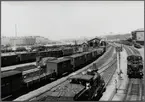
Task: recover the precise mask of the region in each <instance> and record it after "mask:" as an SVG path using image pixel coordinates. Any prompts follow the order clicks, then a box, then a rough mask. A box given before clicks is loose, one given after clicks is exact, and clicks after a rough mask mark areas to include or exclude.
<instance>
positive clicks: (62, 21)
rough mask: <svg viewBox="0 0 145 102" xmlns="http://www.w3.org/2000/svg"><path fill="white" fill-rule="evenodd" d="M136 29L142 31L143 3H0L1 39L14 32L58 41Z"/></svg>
mask: <svg viewBox="0 0 145 102" xmlns="http://www.w3.org/2000/svg"><path fill="white" fill-rule="evenodd" d="M139 28H144V1H2V2H1V36H15V34H16V33H15V32H17V34H16V35H17V36H43V37H47V38H49V39H51V40H60V39H67V38H69V39H71V38H81V37H94V36H103V35H108V34H118V33H120V34H124V33H130V32H131V31H133V30H136V29H139ZM16 29H17V30H16ZM111 32H112V33H111Z"/></svg>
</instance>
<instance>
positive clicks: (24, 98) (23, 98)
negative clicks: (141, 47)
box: [14, 48, 116, 101]
mask: <svg viewBox="0 0 145 102" xmlns="http://www.w3.org/2000/svg"><path fill="white" fill-rule="evenodd" d="M110 49H111V48H110ZM113 50H114V49H113ZM112 54H113V53H112ZM104 56H108V54H106V55H104ZM115 56H116V55H114V56H112V57H110V58H111V59H112V60H110V61H109V62H108V64H105V65H102V67H100V68H99V71H100V72H102V73H103V72H104V73H103V75H104V74H106V73H108V75H110V77H107V75H106V76H104V79H105V81H106V82H108V81H109V80H110V79H111V76H113V75H112V74H113V73H114V72H115V71H114V70H113V71H110V72H109V71H108V70H107V69H108V68H112V69H115V68H116V67H111V66H112V65H114V63H116V60H114V59H115V58H116V57H115ZM103 58H104V57H103ZM100 59H101V58H100ZM93 63H94V62H93ZM96 64H97V63H96ZM109 64H110V66H109ZM105 67H106V68H105ZM89 68H92V64H90V65H88V66H87V67H85V68H83V69H81V70H79V71H77V72H74V73H72V74H70V75H69V76H67V78H68V77H70V76H72V75H75V74H76V73H77V74H81V72H82V71H85V70H87V69H89ZM108 78H109V79H108ZM60 80H64V81H61V82H60V83H57V84H56V83H55V84H56V85H53V83H52V85H53V86H51V85H50V87H51V88H49V90H47V91H45V90H46V88H44V90H43V87H42V88H41V89H38V90H39V91H38V90H36V92H34V91H33V92H34V93H37V91H38V93H39V94H38V93H37V94H36V95H34V94H33V92H32V93H31V95H30V94H29V95H27V94H26V95H23V96H21V97H19V98H17V99H15V100H14V101H19V100H21V101H22V100H24V101H25V100H37V98H38V97H40V96H41V95H42V96H43V95H44V94H47V92H49V91H50V90H52V89H53V88H55V87H61V86H62V85H64V84H65V83H67V81H66V78H65V77H64V78H61V79H60ZM44 87H49V86H48V85H47V86H44ZM40 91H41V92H40Z"/></svg>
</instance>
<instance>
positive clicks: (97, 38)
mask: <svg viewBox="0 0 145 102" xmlns="http://www.w3.org/2000/svg"><path fill="white" fill-rule="evenodd" d="M93 40H101V38H99V37H95V38H93V39H91V40H89V41H88V42H91V41H93Z"/></svg>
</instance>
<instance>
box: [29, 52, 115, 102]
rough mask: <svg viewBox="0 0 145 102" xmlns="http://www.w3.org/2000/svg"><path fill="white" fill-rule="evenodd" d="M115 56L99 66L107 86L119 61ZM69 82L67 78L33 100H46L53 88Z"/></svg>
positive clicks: (59, 87)
mask: <svg viewBox="0 0 145 102" xmlns="http://www.w3.org/2000/svg"><path fill="white" fill-rule="evenodd" d="M115 57H116V55H114V56H113V58H112V60H111V61H109V62H108V63H107V64H106V65H104V66H103V67H101V68H99V71H98V72H99V73H100V74H101V75H102V76H103V78H104V81H105V83H106V85H105V86H107V85H108V83H109V81H110V80H111V78H112V76H113V74H114V73H115V70H116V66H117V65H116V61H117V60H116V58H115ZM86 70H87V69H86ZM86 70H84V71H86ZM78 74H82V72H80V73H78ZM78 74H77V75H78ZM68 83H69V81H68V80H66V81H64V82H63V83H61V84H59V85H57V86H55V87H53V88H52V89H50V90H49V91H47V92H45V93H43V94H41V95H39V96H38V97H37V98H36V97H35V98H33V99H31V101H32V100H37V101H46V100H45V99H47V94H50V92H51V91H53V90H57V89H61V87H62V86H65V85H67V84H68ZM61 93H63V91H61V92H60V93H59V94H61ZM93 100H95V98H94V99H93Z"/></svg>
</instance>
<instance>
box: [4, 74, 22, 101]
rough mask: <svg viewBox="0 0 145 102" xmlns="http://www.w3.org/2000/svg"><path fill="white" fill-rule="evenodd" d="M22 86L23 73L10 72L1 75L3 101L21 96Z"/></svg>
mask: <svg viewBox="0 0 145 102" xmlns="http://www.w3.org/2000/svg"><path fill="white" fill-rule="evenodd" d="M21 85H22V72H21V71H8V72H3V73H1V98H2V100H4V99H6V98H9V97H11V96H12V95H14V94H15V95H16V94H19V93H18V92H19V90H20V88H21Z"/></svg>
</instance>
